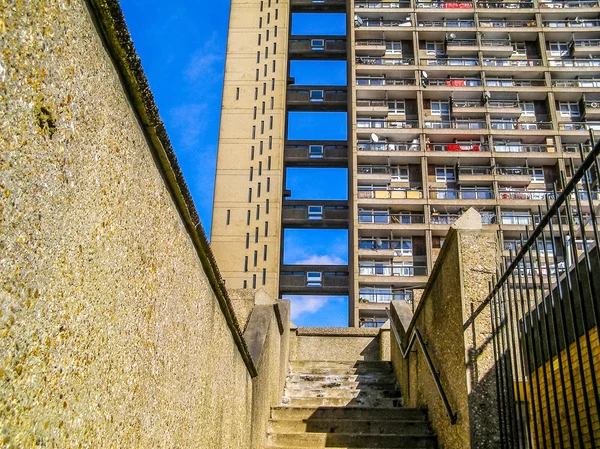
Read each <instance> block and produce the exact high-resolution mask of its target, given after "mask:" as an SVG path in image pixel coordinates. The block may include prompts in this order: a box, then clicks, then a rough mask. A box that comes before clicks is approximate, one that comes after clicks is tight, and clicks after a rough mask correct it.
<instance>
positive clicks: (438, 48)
mask: <svg viewBox="0 0 600 449" xmlns="http://www.w3.org/2000/svg"><path fill="white" fill-rule="evenodd" d="M425 50H426V53H427V54H428V55H430V56H444V55H445V54H446V50H445V49H444V43H443V42H425Z"/></svg>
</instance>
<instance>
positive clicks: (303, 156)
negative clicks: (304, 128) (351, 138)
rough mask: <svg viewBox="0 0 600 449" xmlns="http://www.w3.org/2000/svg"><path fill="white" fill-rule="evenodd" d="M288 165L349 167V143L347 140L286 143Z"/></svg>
mask: <svg viewBox="0 0 600 449" xmlns="http://www.w3.org/2000/svg"><path fill="white" fill-rule="evenodd" d="M284 162H285V165H286V166H287V167H347V166H348V144H347V142H345V141H301V140H288V141H287V142H286V143H285V152H284Z"/></svg>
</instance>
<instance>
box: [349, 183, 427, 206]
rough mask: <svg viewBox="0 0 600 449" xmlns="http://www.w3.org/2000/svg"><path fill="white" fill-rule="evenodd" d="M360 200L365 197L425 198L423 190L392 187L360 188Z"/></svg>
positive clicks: (393, 198)
mask: <svg viewBox="0 0 600 449" xmlns="http://www.w3.org/2000/svg"><path fill="white" fill-rule="evenodd" d="M358 189H359V190H358V200H359V201H358V202H359V203H360V202H361V201H360V200H364V199H376V200H406V199H409V200H419V199H422V198H423V191H422V190H417V189H412V188H400V187H398V188H391V189H365V190H362V189H361V187H360V186H359V188H358Z"/></svg>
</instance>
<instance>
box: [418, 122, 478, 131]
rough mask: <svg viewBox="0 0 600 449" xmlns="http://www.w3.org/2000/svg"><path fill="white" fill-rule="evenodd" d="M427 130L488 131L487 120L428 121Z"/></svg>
mask: <svg viewBox="0 0 600 449" xmlns="http://www.w3.org/2000/svg"><path fill="white" fill-rule="evenodd" d="M425 128H427V129H487V123H486V122H485V120H465V121H452V122H445V121H426V122H425Z"/></svg>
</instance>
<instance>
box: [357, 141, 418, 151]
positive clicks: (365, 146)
mask: <svg viewBox="0 0 600 449" xmlns="http://www.w3.org/2000/svg"><path fill="white" fill-rule="evenodd" d="M357 149H358V151H420V150H421V147H420V145H419V144H418V143H408V142H407V143H403V142H393V143H384V142H377V143H374V142H358V144H357Z"/></svg>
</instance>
